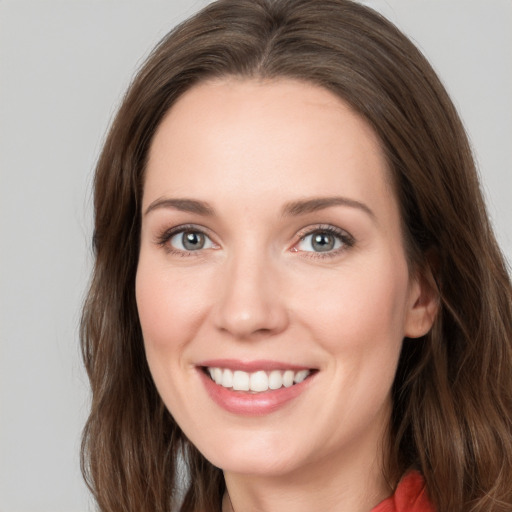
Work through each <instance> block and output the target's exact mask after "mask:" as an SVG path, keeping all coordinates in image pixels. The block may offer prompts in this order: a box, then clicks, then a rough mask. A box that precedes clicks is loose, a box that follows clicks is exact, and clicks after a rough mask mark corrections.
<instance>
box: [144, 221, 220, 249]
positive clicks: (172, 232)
mask: <svg viewBox="0 0 512 512" xmlns="http://www.w3.org/2000/svg"><path fill="white" fill-rule="evenodd" d="M185 231H192V232H196V233H201V234H202V235H204V236H205V237H207V238H208V239H209V240H210V241H211V243H212V245H213V246H214V248H218V247H219V244H217V243H216V242H215V241H214V240H213V237H212V236H211V232H210V230H209V229H207V228H205V227H204V226H199V225H197V224H180V225H178V226H173V227H171V228H169V229H164V230H162V231H161V232H159V233H158V234H157V235H156V236H155V239H154V242H155V244H157V245H159V246H161V247H164V248H165V249H166V250H167V251H168V252H170V253H171V254H178V255H180V256H193V255H195V256H197V255H199V253H201V252H202V251H203V250H204V249H198V250H197V251H187V250H181V249H176V248H175V247H172V246H170V244H169V241H170V240H171V239H172V238H173V237H174V236H176V235H178V234H180V233H183V232H185ZM208 249H210V248H208Z"/></svg>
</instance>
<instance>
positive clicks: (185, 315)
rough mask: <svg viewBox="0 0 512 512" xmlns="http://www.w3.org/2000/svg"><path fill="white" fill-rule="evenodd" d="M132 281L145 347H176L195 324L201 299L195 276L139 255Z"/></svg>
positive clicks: (199, 310)
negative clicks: (134, 286) (134, 287)
mask: <svg viewBox="0 0 512 512" xmlns="http://www.w3.org/2000/svg"><path fill="white" fill-rule="evenodd" d="M135 284H136V300H137V309H138V312H139V319H140V323H141V327H142V332H143V335H144V343H145V345H146V350H147V351H150V350H158V351H160V350H176V349H177V348H179V346H180V345H181V344H183V343H186V340H187V339H188V338H190V337H192V336H193V333H194V331H195V329H196V328H197V325H198V324H199V321H200V316H201V311H202V308H201V304H202V303H204V292H203V291H201V286H200V285H199V284H198V282H197V279H195V278H194V277H193V276H189V275H187V273H185V272H179V271H176V270H175V269H173V270H172V271H171V270H170V269H169V268H166V267H165V266H162V265H159V264H158V262H154V261H152V260H149V259H148V260H146V259H145V258H144V257H143V255H141V259H140V261H139V267H138V269H137V276H136V282H135Z"/></svg>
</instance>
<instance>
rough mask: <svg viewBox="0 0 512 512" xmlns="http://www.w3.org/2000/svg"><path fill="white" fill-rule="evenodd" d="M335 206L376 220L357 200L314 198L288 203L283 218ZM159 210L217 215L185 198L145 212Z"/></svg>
mask: <svg viewBox="0 0 512 512" xmlns="http://www.w3.org/2000/svg"><path fill="white" fill-rule="evenodd" d="M333 206H348V207H350V208H357V209H359V210H362V211H363V212H365V213H366V214H368V215H369V216H370V217H371V218H372V219H373V220H375V219H376V217H375V214H374V213H373V211H372V210H371V209H370V208H369V207H368V206H366V205H365V204H364V203H361V202H360V201H356V200H355V199H349V198H348V197H340V196H334V197H313V198H310V199H301V200H298V201H291V202H289V203H286V204H285V205H284V207H283V209H282V215H283V216H293V217H297V216H299V215H305V214H307V213H313V212H316V211H319V210H324V209H326V208H331V207H333ZM159 208H172V209H174V210H180V211H182V212H190V213H196V214H198V215H204V216H207V217H211V216H213V215H215V210H214V209H213V208H212V207H211V206H210V205H209V204H208V203H206V202H205V201H198V200H195V199H184V198H175V199H171V198H160V199H156V200H155V201H153V202H152V203H151V204H150V205H149V206H148V207H147V208H146V211H145V212H144V215H147V214H148V213H149V212H151V211H153V210H157V209H159Z"/></svg>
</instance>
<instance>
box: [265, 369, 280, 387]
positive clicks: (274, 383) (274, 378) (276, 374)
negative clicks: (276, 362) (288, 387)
mask: <svg viewBox="0 0 512 512" xmlns="http://www.w3.org/2000/svg"><path fill="white" fill-rule="evenodd" d="M268 387H269V388H270V389H279V388H281V387H283V374H282V373H281V372H280V371H279V370H274V371H272V372H270V375H269V376H268Z"/></svg>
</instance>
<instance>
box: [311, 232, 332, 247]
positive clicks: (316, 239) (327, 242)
mask: <svg viewBox="0 0 512 512" xmlns="http://www.w3.org/2000/svg"><path fill="white" fill-rule="evenodd" d="M312 246H313V249H315V251H318V252H325V251H330V250H332V249H333V248H334V237H333V236H332V235H331V234H329V233H317V234H316V235H314V236H313V241H312Z"/></svg>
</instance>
